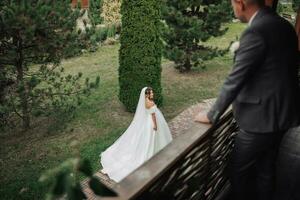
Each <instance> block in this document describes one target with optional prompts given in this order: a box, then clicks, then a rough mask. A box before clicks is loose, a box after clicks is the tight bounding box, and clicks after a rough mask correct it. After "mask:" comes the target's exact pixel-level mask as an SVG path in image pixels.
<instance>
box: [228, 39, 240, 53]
mask: <svg viewBox="0 0 300 200" xmlns="http://www.w3.org/2000/svg"><path fill="white" fill-rule="evenodd" d="M239 47H240V42H239V41H235V42H233V43H232V44H231V46H230V48H229V50H230V52H231V53H232V54H235V52H236V51H237V50H238V49H239Z"/></svg>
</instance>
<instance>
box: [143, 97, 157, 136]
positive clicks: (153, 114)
mask: <svg viewBox="0 0 300 200" xmlns="http://www.w3.org/2000/svg"><path fill="white" fill-rule="evenodd" d="M154 105H155V104H154V102H153V101H150V100H149V99H146V108H147V109H151V107H153V106H154ZM151 116H152V121H153V124H154V128H153V129H154V130H155V131H157V123H156V116H155V113H152V114H151Z"/></svg>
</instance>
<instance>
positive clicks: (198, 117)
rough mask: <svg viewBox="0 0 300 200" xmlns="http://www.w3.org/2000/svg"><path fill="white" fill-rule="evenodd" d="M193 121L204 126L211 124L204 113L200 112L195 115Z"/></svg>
mask: <svg viewBox="0 0 300 200" xmlns="http://www.w3.org/2000/svg"><path fill="white" fill-rule="evenodd" d="M194 121H195V122H200V123H204V124H211V121H210V120H209V119H208V117H207V113H206V112H201V113H199V114H198V115H196V117H195V119H194Z"/></svg>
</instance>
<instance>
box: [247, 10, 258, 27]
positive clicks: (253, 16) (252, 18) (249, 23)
mask: <svg viewBox="0 0 300 200" xmlns="http://www.w3.org/2000/svg"><path fill="white" fill-rule="evenodd" d="M257 13H258V11H256V12H255V13H254V14H253V15H252V17H251V18H250V20H249V22H248V26H251V24H252V22H253V20H254V18H255V17H256V15H257Z"/></svg>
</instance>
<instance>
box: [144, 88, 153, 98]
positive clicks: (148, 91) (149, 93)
mask: <svg viewBox="0 0 300 200" xmlns="http://www.w3.org/2000/svg"><path fill="white" fill-rule="evenodd" d="M145 96H146V98H148V99H150V100H153V99H154V92H153V89H152V88H151V87H147V89H146V90H145Z"/></svg>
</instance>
